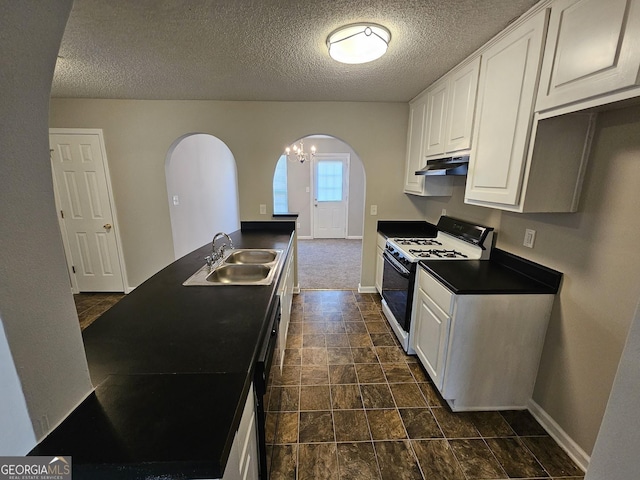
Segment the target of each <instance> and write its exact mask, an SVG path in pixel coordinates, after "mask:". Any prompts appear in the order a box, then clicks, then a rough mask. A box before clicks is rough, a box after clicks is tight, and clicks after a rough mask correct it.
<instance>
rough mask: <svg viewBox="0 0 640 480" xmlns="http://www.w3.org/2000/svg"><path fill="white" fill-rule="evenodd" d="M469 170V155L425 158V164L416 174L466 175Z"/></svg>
mask: <svg viewBox="0 0 640 480" xmlns="http://www.w3.org/2000/svg"><path fill="white" fill-rule="evenodd" d="M468 170H469V155H458V156H455V157H447V158H437V159H434V160H427V164H426V165H425V166H424V167H423V168H421V169H420V170H416V175H466V174H467V171H468Z"/></svg>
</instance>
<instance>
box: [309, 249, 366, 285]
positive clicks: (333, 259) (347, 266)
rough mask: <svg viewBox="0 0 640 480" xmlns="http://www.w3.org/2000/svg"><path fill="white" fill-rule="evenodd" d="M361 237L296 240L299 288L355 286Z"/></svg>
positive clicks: (360, 255) (358, 280)
mask: <svg viewBox="0 0 640 480" xmlns="http://www.w3.org/2000/svg"><path fill="white" fill-rule="evenodd" d="M361 257H362V240H345V239H314V240H298V280H299V283H300V288H301V289H323V290H324V289H327V290H357V289H358V284H359V283H360V259H361Z"/></svg>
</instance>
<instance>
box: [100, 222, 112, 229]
mask: <svg viewBox="0 0 640 480" xmlns="http://www.w3.org/2000/svg"><path fill="white" fill-rule="evenodd" d="M102 227H103V228H104V229H105V230H111V224H110V223H105V224H104V225H103V226H102Z"/></svg>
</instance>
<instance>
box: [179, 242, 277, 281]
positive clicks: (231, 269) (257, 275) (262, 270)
mask: <svg viewBox="0 0 640 480" xmlns="http://www.w3.org/2000/svg"><path fill="white" fill-rule="evenodd" d="M281 256H282V250H271V249H264V248H241V249H237V250H231V251H230V252H229V253H228V254H227V256H226V257H225V258H224V259H223V260H222V261H221V262H220V263H218V264H217V265H216V266H214V267H213V269H211V268H209V266H208V265H205V266H203V267H201V268H200V269H199V270H198V271H197V272H196V273H194V274H193V275H191V276H190V277H189V278H188V279H187V280H186V281H185V282H184V283H183V284H182V285H184V286H187V287H191V286H205V287H211V286H218V285H270V284H271V282H273V277H274V275H275V274H276V271H277V270H278V268H277V267H278V265H279V262H280V258H281Z"/></svg>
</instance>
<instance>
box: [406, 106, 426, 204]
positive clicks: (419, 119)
mask: <svg viewBox="0 0 640 480" xmlns="http://www.w3.org/2000/svg"><path fill="white" fill-rule="evenodd" d="M426 110H427V99H426V97H422V98H421V99H419V100H416V101H415V102H414V103H412V104H411V105H410V106H409V131H408V134H407V160H406V164H405V178H404V191H405V192H407V193H416V194H422V190H423V185H424V177H421V176H418V175H415V171H416V170H419V169H421V168H422V167H423V166H424V160H423V159H422V138H423V133H424V118H425V113H426Z"/></svg>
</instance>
